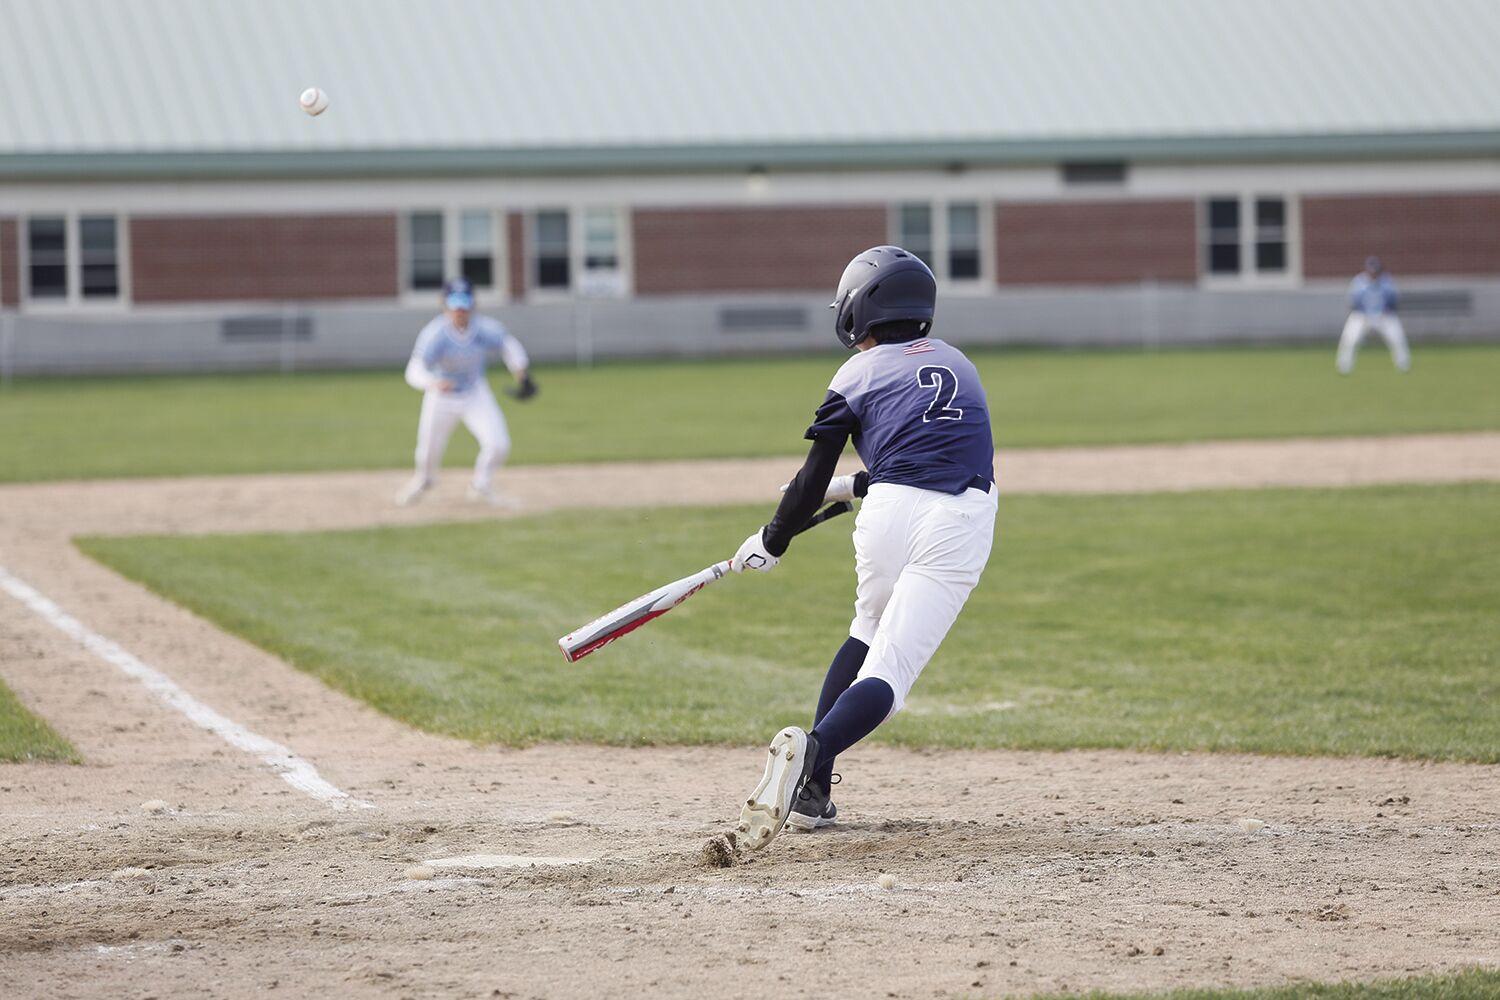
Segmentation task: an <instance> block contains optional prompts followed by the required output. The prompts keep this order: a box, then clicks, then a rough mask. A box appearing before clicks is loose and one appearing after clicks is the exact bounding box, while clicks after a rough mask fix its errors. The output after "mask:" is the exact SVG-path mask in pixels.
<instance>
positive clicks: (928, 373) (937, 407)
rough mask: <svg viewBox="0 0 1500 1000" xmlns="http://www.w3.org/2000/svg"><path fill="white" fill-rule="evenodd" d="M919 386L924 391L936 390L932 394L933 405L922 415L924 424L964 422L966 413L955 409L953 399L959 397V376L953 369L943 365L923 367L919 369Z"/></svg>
mask: <svg viewBox="0 0 1500 1000" xmlns="http://www.w3.org/2000/svg"><path fill="white" fill-rule="evenodd" d="M917 385H919V386H921V387H922V388H923V389H936V390H937V391H936V392H934V393H933V394H932V405H931V406H929V407H927V412H926V413H924V414H922V423H924V424H925V423H927V422H928V421H929V420H962V419H963V417H964V411H963V410H962V409H954V408H953V406H952V405H950V404H952V402H953V397H954V396H957V395H958V376H957V375H955V374H953V369H951V368H946V367H944V366H943V365H923V366H922V367H921V368H919V369H917Z"/></svg>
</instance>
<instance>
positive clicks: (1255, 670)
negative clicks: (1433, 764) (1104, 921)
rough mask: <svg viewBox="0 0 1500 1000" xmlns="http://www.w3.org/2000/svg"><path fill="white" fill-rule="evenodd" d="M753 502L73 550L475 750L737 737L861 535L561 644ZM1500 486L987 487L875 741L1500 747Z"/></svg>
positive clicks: (838, 628) (785, 718)
mask: <svg viewBox="0 0 1500 1000" xmlns="http://www.w3.org/2000/svg"><path fill="white" fill-rule="evenodd" d="M767 513H768V511H767V509H765V508H761V507H756V508H739V509H705V510H685V511H681V510H655V511H652V510H647V511H607V512H606V511H588V512H570V513H558V514H552V515H548V516H543V517H536V518H527V519H518V520H513V521H503V522H494V523H487V524H468V525H447V526H435V527H423V528H402V529H383V530H374V531H357V532H338V533H325V534H313V535H306V534H297V535H253V536H231V537H224V536H213V537H189V538H107V539H103V538H99V539H89V540H85V541H84V542H83V543H82V544H83V547H84V549H85V551H86V552H88V553H90V554H91V555H93V556H95V557H96V558H98V559H101V560H103V561H104V562H105V563H107V564H109V565H111V566H113V567H115V568H117V569H119V570H120V571H121V572H123V573H125V574H126V575H128V576H131V577H134V578H136V579H139V580H141V581H144V582H145V583H146V584H147V585H148V586H150V587H151V588H153V589H155V590H157V591H159V592H160V593H162V594H165V595H167V596H168V597H171V598H172V599H174V600H176V601H178V602H179V603H181V604H183V605H185V606H187V607H189V608H191V609H193V610H195V611H197V612H199V613H201V614H203V615H205V616H207V617H208V618H210V619H212V620H214V621H216V622H218V623H219V624H221V625H222V626H224V627H225V628H227V629H229V630H230V631H232V632H235V633H238V634H241V635H243V636H245V637H247V638H249V639H250V640H251V641H253V642H256V643H258V644H260V645H261V646H264V647H266V648H268V649H270V650H272V651H273V652H275V653H277V654H279V655H280V656H282V657H284V658H286V659H287V660H289V661H291V662H292V663H295V664H296V665H297V666H299V667H301V668H302V669H304V670H307V671H309V672H311V673H313V674H315V675H316V676H318V677H320V678H322V679H324V680H325V681H326V682H327V683H329V684H331V685H332V686H334V687H336V688H339V689H341V690H344V691H347V692H349V693H350V694H353V695H354V696H356V697H359V698H362V699H364V700H366V701H368V702H369V703H371V704H372V705H374V706H376V707H377V708H378V709H380V710H381V711H384V712H386V713H388V714H390V715H393V716H396V717H398V718H401V719H405V720H408V721H410V722H411V723H413V724H415V725H417V726H420V727H422V728H424V729H428V730H433V731H436V732H441V733H447V734H451V735H455V736H459V737H464V738H468V739H474V740H480V741H500V742H505V743H527V742H531V741H537V740H589V741H602V742H607V743H642V742H651V743H657V742H668V743H679V742H680V743H698V742H732V743H749V742H753V741H756V740H759V739H762V738H764V737H765V735H766V734H767V733H769V732H772V731H774V730H775V729H776V728H777V727H779V726H781V725H785V724H787V723H789V722H799V721H802V720H804V719H805V718H806V717H807V715H808V714H809V712H810V708H811V705H812V703H813V700H814V699H815V697H816V693H817V690H818V686H819V684H820V682H821V677H822V671H823V668H824V666H825V665H826V663H827V660H828V657H829V656H830V655H831V653H832V652H833V650H834V649H835V648H836V647H837V646H838V644H839V643H840V642H841V641H842V638H843V636H844V635H845V634H846V633H845V631H844V630H845V629H846V628H847V624H848V616H849V604H850V600H851V594H852V590H853V572H852V567H851V558H850V552H851V547H852V546H851V541H850V538H849V529H850V524H849V522H848V521H847V520H845V521H841V522H840V521H835V522H833V523H832V524H831V525H829V526H828V527H826V528H823V529H819V530H818V531H815V532H812V533H810V534H808V535H806V536H804V537H803V539H801V540H799V542H798V544H797V546H796V547H795V548H794V549H793V551H792V552H791V554H790V556H789V557H788V559H787V561H786V562H785V563H784V565H783V566H782V568H780V569H778V570H777V571H776V572H775V573H773V574H770V575H766V576H760V575H751V576H749V577H746V578H736V579H730V580H728V581H725V582H723V583H720V584H718V585H716V586H714V587H712V588H710V589H709V590H707V591H706V592H704V593H703V594H701V595H699V596H698V597H695V598H694V599H693V600H692V601H691V602H689V603H688V604H687V605H685V606H683V607H682V608H680V609H678V610H677V611H674V612H673V613H672V614H671V615H669V616H668V617H666V618H664V619H662V620H661V621H659V622H656V623H654V624H653V625H651V626H649V627H648V628H647V629H645V630H642V631H641V632H639V633H636V634H635V635H633V636H631V637H629V638H627V639H626V640H624V641H622V642H619V643H616V644H615V645H613V646H611V647H608V648H606V649H605V650H603V651H601V652H599V653H597V654H595V655H594V656H593V657H590V658H589V659H587V660H584V661H582V662H581V663H579V664H577V665H568V664H566V663H565V662H564V661H563V660H562V658H561V656H560V655H559V653H558V651H557V649H556V646H555V645H554V640H555V639H556V637H557V636H558V635H561V634H562V633H564V632H566V631H568V630H569V629H570V628H572V627H574V626H576V625H578V624H581V623H582V622H584V621H587V620H589V619H590V618H593V617H594V616H595V615H597V614H599V613H601V612H603V611H605V610H607V609H608V608H611V607H613V606H615V605H617V604H619V603H620V602H621V601H623V600H625V599H627V598H629V597H631V596H634V595H635V594H638V593H641V592H642V591H644V590H646V589H648V588H649V587H652V586H655V585H657V584H659V583H661V582H663V581H666V580H669V579H672V578H674V577H676V576H680V575H683V574H685V573H687V572H690V571H692V570H695V569H697V568H699V567H701V566H702V565H704V564H706V563H708V562H710V561H712V560H713V559H714V558H717V557H719V556H722V555H723V554H726V553H728V552H732V551H733V550H734V548H735V546H736V545H737V544H738V543H739V541H740V540H741V539H742V538H743V537H744V535H745V532H746V530H747V527H748V526H752V525H754V524H757V523H760V521H761V520H762V519H764V517H765V516H766V514H767ZM1496 607H1500V486H1495V485H1472V486H1452V487H1389V488H1378V489H1358V490H1326V491H1316V490H1302V491H1254V492H1235V493H1191V494H1163V495H1149V496H1118V497H1117V496H1104V497H1028V498H1007V499H1005V500H1004V501H1003V502H1002V505H1001V513H1000V529H999V539H998V544H997V547H996V551H995V555H994V556H993V558H992V560H991V563H990V568H989V570H988V572H987V575H986V577H985V580H984V582H983V583H982V584H981V586H980V588H979V589H978V590H977V591H976V593H975V595H974V596H973V598H972V599H971V601H970V604H969V606H968V608H967V609H966V611H965V612H964V614H963V616H962V617H961V619H960V621H959V623H958V625H957V627H956V628H955V629H954V631H953V633H952V634H951V635H950V637H949V639H948V641H947V643H946V644H945V645H944V647H943V648H942V650H941V651H940V652H939V654H938V658H937V660H936V662H935V663H934V664H933V665H932V666H931V667H930V668H929V670H928V672H927V674H926V675H924V677H923V678H922V680H921V682H920V684H919V685H918V687H917V689H916V691H915V692H914V695H913V698H912V700H911V702H910V707H909V710H908V711H907V712H906V713H904V714H903V715H902V716H901V717H900V718H899V719H898V720H896V721H895V722H894V723H893V724H892V725H890V726H888V727H886V728H884V729H882V730H881V732H880V734H879V738H880V739H884V740H886V741H888V742H894V743H900V744H908V745H921V746H946V747H1037V748H1069V747H1145V748H1160V749H1169V748H1170V749H1203V750H1223V751H1229V750H1235V751H1259V752H1269V753H1293V754H1318V753H1330V754H1376V755H1380V754H1391V755H1404V756H1415V757H1430V758H1440V759H1460V760H1476V761H1488V762H1494V761H1497V760H1500V717H1497V716H1496V714H1495V712H1494V708H1493V707H1494V705H1495V703H1496V700H1497V698H1500V682H1497V678H1500V669H1497V667H1500V647H1497V643H1496V641H1495V640H1496V632H1495V622H1494V609H1495V608H1496Z"/></svg>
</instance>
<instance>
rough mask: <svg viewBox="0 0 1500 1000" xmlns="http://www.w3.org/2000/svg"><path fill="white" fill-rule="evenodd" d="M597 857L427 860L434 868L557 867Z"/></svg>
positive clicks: (479, 856) (498, 856)
mask: <svg viewBox="0 0 1500 1000" xmlns="http://www.w3.org/2000/svg"><path fill="white" fill-rule="evenodd" d="M597 860H598V859H597V858H548V857H543V856H541V855H538V854H465V855H464V856H463V857H461V858H434V859H433V860H431V861H428V862H425V863H426V864H429V865H431V866H432V867H434V868H555V867H558V866H560V865H583V864H588V863H589V862H590V861H597Z"/></svg>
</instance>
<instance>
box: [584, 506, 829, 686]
mask: <svg viewBox="0 0 1500 1000" xmlns="http://www.w3.org/2000/svg"><path fill="white" fill-rule="evenodd" d="M853 509H854V505H853V504H852V503H850V502H849V501H847V500H841V501H839V502H838V503H831V504H829V505H828V506H827V507H824V508H823V509H822V510H820V511H819V512H818V513H816V514H814V515H813V516H812V517H810V518H808V521H807V523H806V524H804V525H803V526H802V527H800V528H798V529H797V532H796V533H797V534H799V535H800V534H802V532H804V531H806V530H807V529H808V528H812V527H815V526H817V525H819V524H822V523H823V522H824V521H826V520H828V519H829V518H833V517H838V516H839V515H840V514H847V513H849V511H851V510H853ZM729 562H730V560H728V559H725V560H724V561H723V562H716V563H714V564H713V565H712V566H709V567H708V568H706V569H702V570H699V571H698V572H696V573H694V574H693V575H692V576H685V577H683V578H682V579H681V580H674V581H672V582H671V583H669V584H667V585H666V586H664V587H657V588H656V589H655V590H653V591H651V592H650V593H649V594H642V595H641V596H640V597H637V598H636V599H635V600H633V601H628V602H626V603H625V604H622V605H620V606H619V607H618V608H615V609H614V610H613V611H611V612H609V613H608V614H604V615H600V616H599V617H598V618H595V619H594V620H593V621H591V622H589V623H588V624H587V625H582V626H579V627H578V628H576V629H574V630H573V631H571V632H569V633H568V634H567V635H565V636H563V637H562V638H561V639H559V640H557V647H558V648H559V649H561V650H562V655H563V658H564V659H565V660H567V661H568V662H569V663H575V662H577V661H578V660H581V659H583V658H584V657H585V656H588V655H589V654H590V653H592V652H594V651H595V650H597V649H600V648H601V647H604V646H607V645H609V644H610V643H612V642H614V641H615V640H616V639H618V638H620V637H621V636H623V635H628V634H629V633H631V632H634V631H635V630H636V629H638V628H640V627H641V626H642V625H645V624H646V623H647V622H649V621H652V620H653V619H656V618H660V617H661V616H662V615H664V614H666V613H667V612H668V611H671V610H672V609H673V608H675V607H677V605H679V604H681V603H682V602H683V601H685V600H687V599H688V598H689V597H692V596H693V595H694V594H696V593H698V591H700V590H702V589H703V588H704V587H707V586H708V585H709V584H710V583H713V582H715V581H717V580H722V579H724V577H726V576H728V575H729V573H730V569H729Z"/></svg>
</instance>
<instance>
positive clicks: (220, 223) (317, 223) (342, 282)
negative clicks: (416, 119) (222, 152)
mask: <svg viewBox="0 0 1500 1000" xmlns="http://www.w3.org/2000/svg"><path fill="white" fill-rule="evenodd" d="M397 261H398V255H397V235H396V216H395V215H301V216H276V215H233V216H159V217H150V216H148V217H135V218H132V219H131V220H130V276H131V297H132V299H133V300H134V301H136V302H140V303H154V302H189V301H212V300H230V301H233V300H249V299H270V300H276V299H360V298H392V297H394V296H395V295H396V294H397V292H398V287H397V267H398V264H397Z"/></svg>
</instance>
